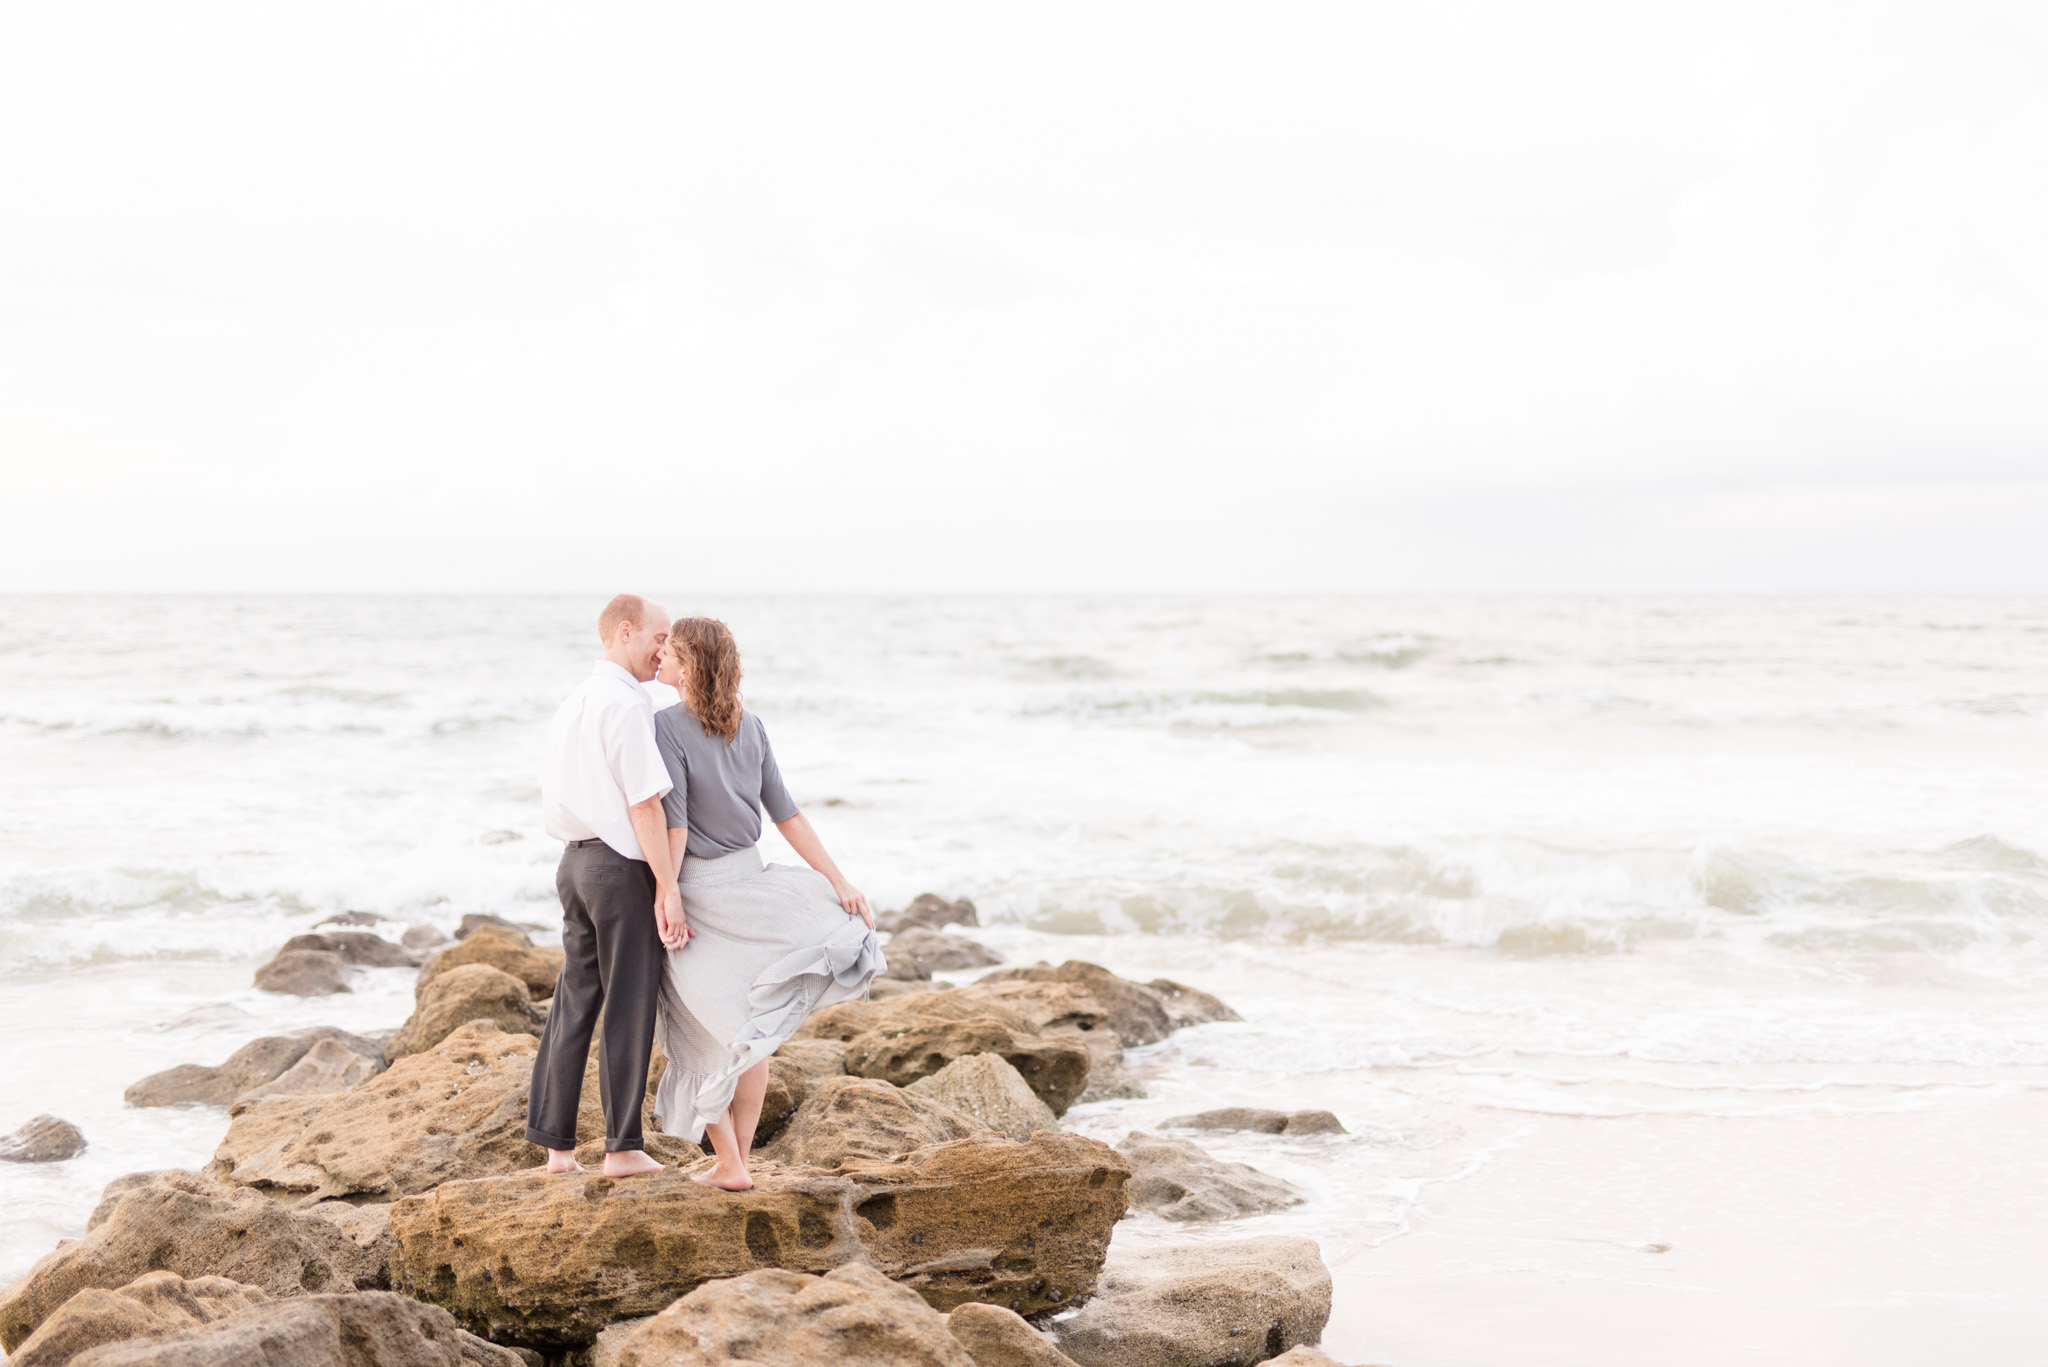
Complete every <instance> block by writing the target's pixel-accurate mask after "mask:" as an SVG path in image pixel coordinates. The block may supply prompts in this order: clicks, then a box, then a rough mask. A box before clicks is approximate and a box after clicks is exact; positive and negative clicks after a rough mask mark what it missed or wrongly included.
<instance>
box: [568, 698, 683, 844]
mask: <svg viewBox="0 0 2048 1367" xmlns="http://www.w3.org/2000/svg"><path fill="white" fill-rule="evenodd" d="M668 790H669V778H668V766H667V765H665V764H663V763H662V759H661V750H660V749H659V748H658V747H657V746H656V745H655V743H654V704H653V702H652V701H651V700H650V699H649V698H648V696H647V690H646V689H644V688H642V687H641V686H640V683H639V681H638V680H636V679H635V678H634V677H633V676H632V675H631V674H628V673H627V672H626V671H625V670H624V669H622V668H620V667H619V666H618V665H615V664H613V663H612V662H611V661H610V660H599V661H598V662H597V664H596V665H595V666H594V667H593V668H592V669H591V671H590V677H589V678H587V679H585V680H584V681H583V682H582V684H581V685H579V686H578V687H577V689H576V691H575V692H574V693H571V694H570V695H569V698H568V701H566V702H564V703H563V704H562V706H561V708H560V709H559V710H558V711H556V713H555V719H554V720H553V721H552V722H550V723H549V724H548V746H547V759H546V762H545V764H544V765H543V767H542V769H541V775H540V805H541V815H542V818H543V820H545V822H546V823H547V830H548V834H549V835H551V836H553V837H554V838H555V839H557V840H602V841H604V843H605V844H607V845H609V846H611V847H612V848H613V849H614V850H617V851H618V852H619V853H620V854H622V855H624V856H625V857H626V858H628V859H641V860H644V859H645V858H646V857H647V856H646V855H645V854H644V853H643V852H642V851H641V849H640V837H639V836H638V835H636V834H635V833H634V831H633V819H632V817H631V816H629V815H628V814H627V808H629V807H631V806H633V805H634V804H635V803H639V802H645V801H646V800H647V799H648V798H650V797H660V796H662V795H663V794H665V793H667V792H668Z"/></svg>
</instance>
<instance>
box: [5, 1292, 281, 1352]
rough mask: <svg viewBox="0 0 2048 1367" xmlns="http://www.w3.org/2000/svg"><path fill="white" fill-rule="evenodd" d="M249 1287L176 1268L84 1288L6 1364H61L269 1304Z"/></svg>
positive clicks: (265, 1298)
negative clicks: (111, 1286)
mask: <svg viewBox="0 0 2048 1367" xmlns="http://www.w3.org/2000/svg"><path fill="white" fill-rule="evenodd" d="M269 1300H270V1297H269V1296H267V1295H265V1294H264V1293H263V1292H262V1291H259V1290H258V1289H256V1288H255V1287H253V1286H244V1285H242V1284H241V1283H240V1282H236V1281H230V1280H228V1279H227V1278H226V1277H195V1278H193V1279H192V1280H191V1281H186V1280H185V1279H184V1278H183V1277H180V1276H179V1275H178V1274H177V1273H175V1272H149V1273H145V1274H144V1275H142V1276H140V1277H138V1278H136V1279H135V1280H134V1281H132V1282H130V1283H128V1285H126V1286H124V1287H121V1288H119V1289H118V1290H112V1291H109V1290H103V1289H101V1288H99V1287H87V1288H86V1289H85V1290H83V1291H80V1292H79V1293H78V1294H77V1295H75V1296H73V1297H72V1298H71V1299H70V1300H68V1301H66V1302H64V1304H63V1305H61V1306H59V1307H58V1308H57V1311H56V1313H55V1314H52V1315H50V1316H49V1317H48V1318H46V1319H45V1320H44V1321H43V1322H42V1325H41V1326H40V1327H39V1328H37V1330H36V1331H35V1333H33V1334H31V1335H29V1336H28V1338H27V1340H26V1341H24V1342H23V1343H22V1345H21V1346H20V1347H19V1348H16V1349H15V1350H13V1351H12V1352H10V1353H9V1354H8V1355H7V1364H8V1367H65V1364H67V1363H69V1362H70V1361H72V1359H73V1358H75V1357H77V1356H78V1355H79V1354H80V1353H83V1352H85V1351H86V1350H87V1349H89V1348H97V1347H99V1346H100V1345H101V1344H103V1343H124V1342H126V1341H128V1340H130V1339H160V1338H164V1337H167V1336H168V1335H171V1334H175V1333H178V1332H180V1331H182V1330H186V1329H195V1328H198V1327H199V1326H201V1325H206V1324H212V1323H213V1322H214V1321H216V1320H223V1319H226V1318H227V1317H228V1316H230V1315H235V1314H239V1313H240V1312H242V1311H244V1310H249V1309H253V1308H254V1307H256V1306H259V1305H263V1304H266V1303H268V1302H269Z"/></svg>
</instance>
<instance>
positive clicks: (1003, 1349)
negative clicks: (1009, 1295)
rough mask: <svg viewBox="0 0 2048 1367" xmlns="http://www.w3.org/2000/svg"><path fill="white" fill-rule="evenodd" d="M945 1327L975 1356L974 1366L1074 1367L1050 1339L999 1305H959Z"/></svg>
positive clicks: (1021, 1317)
mask: <svg viewBox="0 0 2048 1367" xmlns="http://www.w3.org/2000/svg"><path fill="white" fill-rule="evenodd" d="M946 1327H947V1328H948V1329H950V1330H952V1331H953V1337H954V1338H956V1339H958V1340H959V1341H960V1346H961V1347H963V1348H965V1349H966V1350H967V1352H968V1354H969V1356H971V1357H972V1358H973V1359H974V1367H1074V1360H1073V1359H1072V1358H1070V1357H1068V1356H1067V1355H1066V1354H1065V1353H1062V1352H1061V1351H1060V1350H1059V1349H1057V1348H1055V1347H1053V1346H1052V1340H1051V1339H1048V1338H1047V1337H1046V1336H1045V1335H1043V1334H1041V1333H1039V1332H1038V1331H1037V1330H1036V1329H1033V1328H1032V1327H1031V1326H1030V1325H1029V1324H1027V1323H1025V1321H1024V1317H1023V1316H1022V1315H1019V1314H1018V1313H1017V1312H1016V1311H1014V1310H1005V1309H1003V1307H1001V1306H1000V1305H986V1304H983V1303H982V1302H980V1301H969V1302H968V1303H967V1304H965V1305H956V1306H954V1307H953V1313H952V1314H950V1315H948V1316H946Z"/></svg>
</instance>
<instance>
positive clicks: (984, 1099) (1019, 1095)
mask: <svg viewBox="0 0 2048 1367" xmlns="http://www.w3.org/2000/svg"><path fill="white" fill-rule="evenodd" d="M904 1090H905V1091H906V1092H909V1093H910V1094H911V1095H912V1096H921V1097H924V1098H925V1099H926V1100H928V1101H936V1102H938V1103H939V1104H940V1105H942V1106H949V1107H951V1108H952V1109H953V1110H955V1111H958V1112H960V1113H961V1114H962V1115H966V1116H970V1117H972V1118H973V1119H975V1120H978V1121H980V1122H981V1123H982V1124H983V1125H984V1126H986V1127H988V1128H989V1129H991V1130H994V1131H995V1132H996V1133H997V1134H1005V1135H1008V1136H1009V1137H1010V1138H1012V1139H1029V1138H1030V1137H1031V1135H1032V1132H1033V1131H1035V1130H1050V1129H1053V1128H1055V1126H1056V1124H1057V1122H1056V1121H1055V1119H1054V1117H1053V1113H1052V1107H1050V1106H1048V1105H1046V1104H1045V1103H1044V1102H1043V1101H1040V1100H1039V1099H1038V1094H1037V1093H1036V1092H1033V1091H1032V1090H1031V1084H1030V1083H1028V1082H1026V1081H1025V1080H1024V1075H1023V1074H1022V1073H1020V1072H1018V1071H1017V1070H1016V1069H1015V1068H1012V1067H1011V1066H1010V1065H1009V1064H1008V1063H1007V1062H1005V1061H1004V1060H1003V1059H1002V1058H1000V1057H999V1056H997V1055H995V1054H968V1055H967V1056H965V1057H964V1058H956V1059H954V1060H953V1061H952V1062H951V1063H949V1064H947V1065H946V1066H945V1067H943V1068H941V1069H939V1071H938V1072H936V1073H933V1074H932V1075H931V1076H930V1077H924V1078H919V1079H918V1080H917V1081H915V1082H913V1083H911V1084H910V1085H909V1086H908V1087H906V1088H904Z"/></svg>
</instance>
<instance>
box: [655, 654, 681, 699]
mask: <svg viewBox="0 0 2048 1367" xmlns="http://www.w3.org/2000/svg"><path fill="white" fill-rule="evenodd" d="M654 677H655V680H656V682H659V683H665V684H668V685H670V686H671V687H673V688H678V689H679V688H681V687H682V686H683V662H682V661H681V660H679V659H677V658H676V653H675V651H674V650H672V649H670V650H664V651H662V652H661V668H659V669H657V670H655V671H654Z"/></svg>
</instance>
